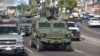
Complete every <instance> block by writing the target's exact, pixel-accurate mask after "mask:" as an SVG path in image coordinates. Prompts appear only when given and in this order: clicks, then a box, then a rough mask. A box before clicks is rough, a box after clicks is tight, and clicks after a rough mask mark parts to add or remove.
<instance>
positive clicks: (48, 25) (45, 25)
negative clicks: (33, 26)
mask: <svg viewBox="0 0 100 56" xmlns="http://www.w3.org/2000/svg"><path fill="white" fill-rule="evenodd" d="M39 27H51V25H50V23H43V22H40V23H39Z"/></svg>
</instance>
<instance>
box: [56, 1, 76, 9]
mask: <svg viewBox="0 0 100 56" xmlns="http://www.w3.org/2000/svg"><path fill="white" fill-rule="evenodd" d="M76 5H77V1H76V0H59V1H58V4H57V6H58V7H59V8H63V7H65V8H66V9H68V10H72V9H73V8H74V7H76Z"/></svg>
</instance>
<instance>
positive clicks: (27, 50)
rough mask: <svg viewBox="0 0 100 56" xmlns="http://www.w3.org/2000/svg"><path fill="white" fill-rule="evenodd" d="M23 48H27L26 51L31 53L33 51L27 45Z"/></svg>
mask: <svg viewBox="0 0 100 56" xmlns="http://www.w3.org/2000/svg"><path fill="white" fill-rule="evenodd" d="M24 48H25V50H27V51H28V52H30V53H33V51H31V50H30V49H29V48H27V47H24Z"/></svg>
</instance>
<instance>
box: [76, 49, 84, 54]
mask: <svg viewBox="0 0 100 56" xmlns="http://www.w3.org/2000/svg"><path fill="white" fill-rule="evenodd" d="M75 51H76V52H78V53H81V54H84V52H83V51H80V50H77V49H75Z"/></svg>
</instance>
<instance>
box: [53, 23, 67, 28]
mask: <svg viewBox="0 0 100 56" xmlns="http://www.w3.org/2000/svg"><path fill="white" fill-rule="evenodd" d="M53 27H56V28H65V24H64V23H54V24H53Z"/></svg>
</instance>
